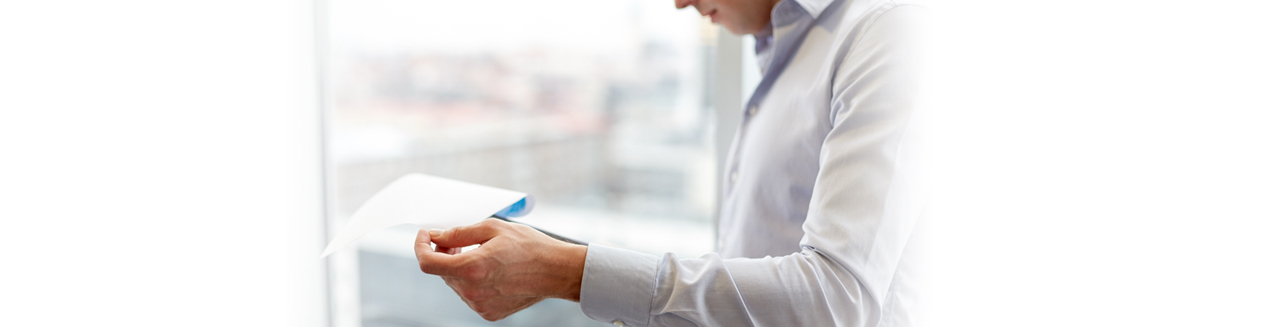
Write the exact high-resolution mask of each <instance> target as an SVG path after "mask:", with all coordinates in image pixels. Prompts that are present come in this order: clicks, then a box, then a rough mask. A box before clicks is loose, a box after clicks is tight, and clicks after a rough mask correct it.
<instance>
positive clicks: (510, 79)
mask: <svg viewBox="0 0 1268 327" xmlns="http://www.w3.org/2000/svg"><path fill="white" fill-rule="evenodd" d="M328 10H329V12H328V13H327V17H328V25H327V26H326V28H327V32H328V35H329V37H330V38H329V41H330V44H329V47H330V48H329V51H330V52H329V63H328V64H329V66H328V67H327V71H328V72H329V74H328V76H329V78H330V81H329V83H328V85H330V86H331V88H330V92H331V96H330V98H331V99H332V100H333V102H332V106H331V107H332V108H331V111H330V116H329V117H328V121H329V125H330V135H329V138H328V140H329V143H328V144H327V147H328V149H329V152H330V155H331V160H332V161H333V162H332V163H331V164H332V167H333V169H334V172H333V175H334V179H333V183H332V187H333V188H334V190H333V195H334V196H333V197H332V199H331V201H332V203H331V208H332V210H333V214H332V215H331V216H332V217H333V219H335V220H336V222H335V225H341V224H342V222H343V220H344V219H346V218H347V216H348V215H349V214H351V212H352V211H353V210H355V208H356V207H357V206H359V205H360V204H361V203H362V202H364V201H365V200H366V199H367V198H368V197H369V196H370V195H372V194H373V192H375V191H377V190H378V189H380V188H382V187H383V186H385V185H386V184H387V183H388V182H390V181H392V180H393V179H395V178H396V177H399V176H401V175H403V174H407V173H413V172H419V173H426V174H432V175H437V176H442V177H448V178H453V179H459V180H464V181H470V182H474V183H479V184H486V185H491V186H496V187H502V188H506V189H512V190H518V191H524V192H528V193H530V194H533V195H535V196H536V197H537V199H538V207H537V208H536V209H535V210H534V212H533V214H531V215H530V216H528V217H525V218H524V219H523V220H525V221H528V222H531V223H532V224H534V225H537V226H539V227H542V228H544V229H547V230H551V231H553V232H556V233H559V234H563V235H566V236H570V237H574V238H577V239H582V240H588V241H592V242H601V243H605V244H611V245H616V246H621V247H626V248H630V249H635V250H639V251H644V252H648V253H655V254H659V253H661V252H666V251H673V252H676V253H678V254H680V255H685V256H694V255H699V254H703V253H707V252H710V251H711V250H712V245H713V243H714V241H713V228H712V217H713V210H714V198H715V195H716V194H715V177H714V175H715V166H716V163H715V160H714V158H715V150H714V149H713V143H714V142H713V132H712V127H711V126H712V123H713V122H712V117H713V114H712V110H713V109H712V108H711V107H710V103H709V99H710V96H709V87H710V85H711V84H712V83H711V82H710V81H708V78H707V77H709V76H712V74H711V73H710V72H709V71H708V70H709V67H710V65H711V59H712V46H713V37H714V36H715V35H716V30H715V29H714V28H713V27H712V26H710V25H709V24H707V23H703V22H702V20H701V19H700V17H699V16H698V15H697V14H696V12H695V11H693V10H686V11H679V10H675V9H674V8H673V6H672V3H671V2H669V1H664V2H660V1H646V0H606V1H585V2H583V1H577V0H564V1H549V2H526V1H509V0H494V1H431V0H422V1H395V0H372V1H347V0H331V1H330V2H329V6H328ZM413 233H414V231H413V230H409V229H395V230H392V231H387V232H384V234H382V235H377V236H376V234H372V235H369V236H367V237H366V239H364V240H363V241H361V242H360V243H361V245H360V251H359V252H358V253H359V260H358V261H359V262H358V264H357V265H358V268H357V271H358V272H359V278H357V279H355V280H357V281H358V282H359V283H360V285H359V289H360V292H359V296H360V304H361V308H360V312H361V323H362V325H363V326H397V325H400V326H445V325H455V326H475V325H515V326H580V325H596V326H597V325H604V324H599V323H597V322H593V321H590V320H589V319H588V318H586V317H585V316H584V315H582V314H581V312H580V308H579V307H578V306H577V304H575V303H572V302H567V301H560V300H551V301H546V302H543V303H541V304H538V305H536V306H534V307H532V308H530V309H528V310H525V311H524V312H521V313H518V314H516V315H513V316H511V317H510V318H508V319H507V320H505V321H501V322H498V323H488V322H485V321H484V320H482V319H480V317H479V316H478V315H476V314H475V313H473V312H471V310H470V309H468V308H467V307H466V305H465V304H463V303H462V302H461V301H460V300H459V299H458V298H457V296H456V295H454V294H453V292H452V291H451V290H449V289H448V287H446V286H445V285H444V283H443V282H442V281H441V280H440V279H439V278H436V277H433V276H427V275H424V274H422V273H420V272H419V271H418V269H417V263H416V261H415V259H414V258H413V257H412V254H411V253H412V252H411V251H412V249H411V248H410V247H409V246H408V244H399V243H400V241H393V242H395V243H389V244H387V245H382V244H380V245H377V246H376V245H375V244H376V243H375V242H376V241H375V240H376V239H392V240H412V239H413ZM406 242H408V241H406ZM335 280H337V281H338V280H340V279H337V278H336V279H335Z"/></svg>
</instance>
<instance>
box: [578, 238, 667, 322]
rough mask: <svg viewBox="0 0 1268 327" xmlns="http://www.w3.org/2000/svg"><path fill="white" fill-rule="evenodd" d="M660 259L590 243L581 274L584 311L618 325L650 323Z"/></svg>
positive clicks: (592, 316) (598, 318)
mask: <svg viewBox="0 0 1268 327" xmlns="http://www.w3.org/2000/svg"><path fill="white" fill-rule="evenodd" d="M658 263H660V258H658V257H656V256H654V255H650V254H644V253H639V252H634V251H630V250H624V249H618V248H613V247H607V246H603V245H599V244H594V243H590V246H588V247H587V249H586V267H585V271H584V273H583V275H582V276H581V312H583V313H585V314H586V317H590V319H594V320H597V321H601V322H605V323H615V324H617V325H628V326H647V324H648V319H649V317H650V316H651V310H652V309H651V307H652V295H653V293H654V292H655V291H656V267H657V264H658Z"/></svg>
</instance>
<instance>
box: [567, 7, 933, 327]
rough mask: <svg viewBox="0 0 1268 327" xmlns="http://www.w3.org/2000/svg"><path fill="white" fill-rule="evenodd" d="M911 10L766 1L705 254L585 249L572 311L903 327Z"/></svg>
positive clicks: (912, 180)
mask: <svg viewBox="0 0 1268 327" xmlns="http://www.w3.org/2000/svg"><path fill="white" fill-rule="evenodd" d="M924 10H925V9H923V8H920V7H918V6H914V5H911V4H906V3H902V2H896V1H893V0H835V1H834V0H794V1H781V2H779V3H778V4H777V5H776V6H775V8H774V10H773V11H772V16H771V28H770V30H769V32H770V34H771V38H770V39H767V41H766V42H765V43H763V42H761V41H762V40H761V39H759V43H758V44H759V51H758V52H759V58H762V59H763V60H761V61H762V66H763V67H762V70H763V77H762V81H761V83H760V84H759V85H758V87H757V89H756V90H755V91H754V93H753V96H752V98H750V100H749V102H748V106H747V107H746V108H745V111H744V118H743V120H742V122H741V124H740V127H739V130H738V132H737V133H736V136H735V138H734V141H733V142H732V144H733V145H732V148H731V153H730V156H729V159H728V160H727V164H726V167H727V168H726V170H725V171H723V172H722V173H723V176H724V182H723V192H724V196H723V201H722V203H721V208H720V218H719V219H720V221H719V239H718V252H717V253H714V254H708V255H705V256H702V257H700V258H694V259H691V258H679V257H677V256H675V255H674V254H673V253H666V254H664V255H663V256H659V257H658V256H653V255H648V254H643V253H638V252H633V251H628V250H622V249H617V248H612V247H607V246H603V245H599V244H591V245H590V247H589V250H588V251H587V254H586V264H585V272H584V277H583V279H582V285H581V309H582V311H583V312H584V313H585V314H586V315H587V316H589V317H590V318H592V319H595V320H599V321H603V322H610V323H614V324H617V325H623V326H626V325H627V326H696V325H699V326H833V325H835V326H906V325H910V324H911V323H910V321H909V318H910V316H911V314H910V313H909V311H908V310H909V308H910V306H911V301H912V296H911V295H912V294H911V291H912V289H911V285H910V284H911V280H910V278H911V275H910V273H911V270H912V268H913V262H912V259H911V258H912V256H913V254H912V253H913V252H914V251H912V248H913V247H912V246H909V240H912V239H913V238H912V235H913V233H914V230H915V229H916V225H917V222H918V221H919V216H920V214H921V213H922V209H923V203H924V201H923V199H924V195H923V191H922V190H923V189H922V188H921V187H919V185H920V183H917V182H918V181H919V180H920V178H919V175H920V173H919V172H920V171H921V170H920V169H917V164H918V163H920V161H921V160H918V158H917V157H918V155H919V151H916V149H917V148H918V146H917V145H916V144H917V143H919V142H916V141H915V140H917V139H919V138H918V137H916V134H917V133H915V131H916V130H918V129H917V128H915V127H914V126H915V125H917V124H915V123H914V121H915V119H914V118H913V117H915V115H914V113H915V112H916V111H915V110H914V108H915V107H916V100H917V97H916V94H917V83H916V80H917V78H916V74H915V70H916V69H915V67H914V66H915V63H916V58H915V57H916V56H915V55H914V54H915V53H916V52H918V51H917V50H918V48H917V45H918V42H917V41H916V40H915V37H914V35H912V33H911V32H912V26H913V25H914V23H915V22H916V21H917V20H919V19H920V18H918V17H919V16H922V15H924ZM759 37H760V36H759ZM772 43H773V44H772ZM760 47H764V48H765V49H762V48H760ZM767 51H769V52H767ZM763 52H767V53H763ZM766 58H769V59H766Z"/></svg>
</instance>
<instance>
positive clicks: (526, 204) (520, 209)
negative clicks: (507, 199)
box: [493, 195, 537, 218]
mask: <svg viewBox="0 0 1268 327" xmlns="http://www.w3.org/2000/svg"><path fill="white" fill-rule="evenodd" d="M536 203H537V201H536V200H533V196H532V195H525V196H524V198H523V199H520V200H519V201H516V202H515V204H512V205H510V206H508V207H506V209H502V211H498V212H497V213H495V214H493V215H494V216H498V217H502V218H515V217H523V216H525V215H528V213H529V212H532V211H533V205H534V204H536Z"/></svg>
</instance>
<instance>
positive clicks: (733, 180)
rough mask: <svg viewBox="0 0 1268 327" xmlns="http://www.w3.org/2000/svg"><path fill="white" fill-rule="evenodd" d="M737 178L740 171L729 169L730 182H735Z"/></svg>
mask: <svg viewBox="0 0 1268 327" xmlns="http://www.w3.org/2000/svg"><path fill="white" fill-rule="evenodd" d="M739 178H740V172H738V171H731V183H735V180H736V179H739Z"/></svg>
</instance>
